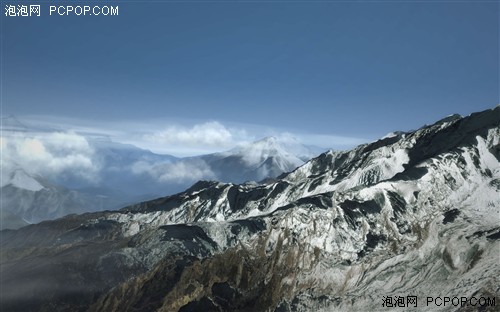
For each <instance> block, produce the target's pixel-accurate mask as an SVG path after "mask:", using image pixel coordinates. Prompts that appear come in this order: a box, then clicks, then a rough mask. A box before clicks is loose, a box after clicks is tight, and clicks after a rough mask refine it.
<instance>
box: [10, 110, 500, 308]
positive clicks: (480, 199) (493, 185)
mask: <svg viewBox="0 0 500 312" xmlns="http://www.w3.org/2000/svg"><path fill="white" fill-rule="evenodd" d="M499 161H500V106H497V107H496V108H494V109H491V110H487V111H483V112H480V113H474V114H471V115H470V116H467V117H463V118H462V117H458V116H453V117H451V118H446V119H443V120H441V121H438V122H436V123H435V124H433V125H430V126H425V127H423V128H421V129H419V130H416V131H411V132H407V133H397V134H396V135H394V136H389V137H386V138H384V139H381V140H379V141H376V142H373V143H370V144H365V145H360V146H358V147H357V148H355V149H353V150H350V151H346V152H327V153H324V154H321V155H320V156H318V157H316V158H314V159H312V160H311V161H309V162H307V163H306V164H304V165H303V166H301V167H299V168H298V169H296V170H294V171H293V172H291V173H289V174H286V175H284V176H282V177H281V178H280V179H278V180H277V181H275V182H270V183H266V184H262V185H253V184H248V183H247V184H242V185H235V184H226V183H219V182H199V183H197V184H195V185H193V186H192V187H191V188H189V189H188V190H186V191H185V192H183V193H179V194H176V195H173V196H169V197H164V198H159V199H156V200H153V201H149V202H143V203H140V204H137V205H133V206H130V207H127V208H125V209H122V210H119V211H108V212H100V213H93V214H85V215H81V216H68V217H65V218H62V219H59V220H54V221H49V222H44V223H40V224H37V225H31V226H27V227H24V228H21V229H19V230H17V231H3V232H2V235H1V238H0V247H1V248H2V254H1V258H0V260H1V266H0V270H1V273H2V274H1V278H2V284H3V293H2V296H1V300H2V302H1V304H2V306H3V307H4V308H6V309H7V310H9V311H26V310H33V311H49V310H50V311H63V310H64V311H68V310H74V311H76V310H89V311H201V310H203V311H311V310H317V311H386V310H387V309H388V308H389V309H390V308H391V307H390V306H389V307H387V305H384V304H387V303H388V301H387V300H386V299H387V298H388V297H390V298H394V302H397V298H399V297H404V298H407V296H414V297H415V298H416V303H415V302H413V301H412V302H411V306H409V307H408V306H406V305H405V308H406V310H410V311H420V310H422V311H449V310H453V311H455V310H456V311H471V310H477V309H478V308H480V309H482V310H484V311H495V309H497V307H495V306H490V305H491V304H492V303H494V302H497V303H496V304H498V296H499V294H500V286H499V285H500V277H499V276H500V274H499V273H500V261H499V253H500V223H499V221H500V219H499V217H500V163H499ZM35 264H36V265H35ZM437 296H440V297H441V298H444V297H449V298H454V297H457V298H462V297H463V298H466V300H465V302H464V306H460V305H459V306H452V305H451V304H450V305H448V306H444V305H443V304H441V305H439V306H438V305H436V304H434V303H431V304H429V303H428V299H427V298H428V297H433V298H436V297H437ZM471 298H476V301H473V300H469V299H471ZM480 298H484V300H482V301H479V303H480V304H481V306H477V305H478V304H479V303H478V299H480ZM405 304H407V303H406V301H405ZM471 304H476V306H472V305H471ZM414 305H417V308H415V307H414ZM403 310H405V309H403Z"/></svg>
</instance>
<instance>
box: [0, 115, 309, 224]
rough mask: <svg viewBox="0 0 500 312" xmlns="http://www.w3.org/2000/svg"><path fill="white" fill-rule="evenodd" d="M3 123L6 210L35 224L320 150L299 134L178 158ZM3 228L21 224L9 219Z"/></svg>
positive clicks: (247, 176)
mask: <svg viewBox="0 0 500 312" xmlns="http://www.w3.org/2000/svg"><path fill="white" fill-rule="evenodd" d="M2 126H3V128H2V141H1V143H2V149H3V151H4V156H3V160H4V162H3V163H2V185H0V187H1V200H2V203H3V204H2V211H8V212H9V213H10V214H13V215H14V216H17V218H14V219H23V220H25V221H26V222H29V223H36V222H40V221H43V220H47V219H54V218H58V217H62V216H64V215H67V214H70V213H84V212H93V211H102V210H109V209H118V208H120V207H123V206H125V205H128V204H131V203H134V202H138V201H143V200H150V199H153V198H157V197H161V196H166V195H170V194H174V193H177V192H180V191H182V190H185V189H186V188H188V187H189V186H191V185H192V184H194V183H195V182H196V181H198V180H200V179H211V180H217V181H221V182H231V183H241V182H245V181H260V180H263V179H266V178H275V177H277V176H278V175H280V174H282V173H284V172H289V171H291V170H293V169H295V168H296V167H298V166H299V165H301V164H303V163H304V161H306V160H308V159H310V158H312V157H313V156H314V155H315V154H313V152H312V151H313V147H305V146H303V145H300V144H299V143H298V142H295V141H293V140H291V139H288V140H286V141H284V140H278V139H276V138H266V139H263V140H261V141H257V142H255V143H251V144H247V145H245V146H241V147H238V148H236V149H233V150H231V151H228V152H224V153H217V154H210V155H203V156H197V157H188V158H176V157H174V156H171V155H158V154H155V153H152V152H150V151H147V150H144V149H140V148H138V147H136V146H133V145H130V144H121V143H117V142H113V141H111V140H110V139H109V138H106V137H99V136H84V135H80V134H76V133H71V132H70V133H65V132H58V131H56V129H52V128H47V127H42V128H40V127H38V128H37V127H29V126H26V125H25V124H24V123H22V122H21V121H19V120H18V119H16V118H15V117H12V116H11V117H8V118H4V119H2ZM33 168H35V169H33ZM49 169H51V170H52V171H50V170H49ZM54 171H55V172H54ZM14 219H12V218H10V219H9V220H14ZM6 220H7V219H6ZM15 224H16V225H19V224H22V223H19V222H17V221H16V222H15ZM2 228H14V227H13V226H11V225H9V224H8V223H7V221H5V222H3V223H2Z"/></svg>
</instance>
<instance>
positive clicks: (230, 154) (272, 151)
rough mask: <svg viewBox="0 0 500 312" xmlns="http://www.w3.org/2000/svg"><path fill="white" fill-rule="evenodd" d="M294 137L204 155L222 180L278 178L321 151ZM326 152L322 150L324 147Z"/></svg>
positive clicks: (266, 138)
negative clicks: (301, 142)
mask: <svg viewBox="0 0 500 312" xmlns="http://www.w3.org/2000/svg"><path fill="white" fill-rule="evenodd" d="M318 150H321V149H320V148H317V147H308V146H305V145H302V144H300V143H299V142H298V141H297V140H295V139H292V138H286V139H283V138H277V137H273V136H270V137H265V138H263V139H261V140H258V141H255V142H251V143H246V144H243V145H240V146H238V147H236V148H234V149H231V150H229V151H227V152H223V153H215V154H210V155H205V156H201V158H202V159H203V160H204V161H206V162H207V164H208V165H209V166H210V167H211V169H212V171H213V172H215V173H216V175H217V177H218V178H219V180H220V181H224V182H232V183H243V182H246V181H260V180H263V179H266V178H275V177H277V176H279V175H281V174H283V173H286V172H290V171H293V170H294V169H296V168H297V167H299V166H301V165H302V164H304V162H305V161H307V160H309V159H311V158H312V157H314V156H316V155H318V154H319V152H318ZM321 151H322V150H321Z"/></svg>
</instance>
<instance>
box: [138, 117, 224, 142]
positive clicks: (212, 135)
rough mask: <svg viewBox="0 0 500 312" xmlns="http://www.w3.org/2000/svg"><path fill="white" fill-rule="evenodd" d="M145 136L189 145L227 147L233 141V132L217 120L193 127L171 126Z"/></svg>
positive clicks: (150, 138)
mask: <svg viewBox="0 0 500 312" xmlns="http://www.w3.org/2000/svg"><path fill="white" fill-rule="evenodd" d="M144 138H145V139H146V140H150V141H153V142H157V143H159V144H173V145H188V146H199V145H201V146H209V147H226V146H228V145H230V144H232V143H233V135H232V134H231V132H230V131H229V130H228V129H227V128H226V127H224V126H223V125H222V124H221V123H219V122H217V121H211V122H206V123H202V124H197V125H194V126H193V127H191V128H185V127H179V126H170V127H168V128H166V129H164V130H161V131H158V132H156V133H153V134H147V135H144Z"/></svg>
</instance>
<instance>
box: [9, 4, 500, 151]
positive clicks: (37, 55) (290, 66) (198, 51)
mask: <svg viewBox="0 0 500 312" xmlns="http://www.w3.org/2000/svg"><path fill="white" fill-rule="evenodd" d="M35 2H36V1H35ZM12 3H14V2H9V3H8V4H12ZM54 3H55V4H72V5H79V4H80V5H86V4H92V5H94V4H98V5H104V4H108V5H109V4H112V5H118V6H119V16H48V6H49V5H51V4H54ZM5 4H6V2H5V1H2V7H4V6H5ZM40 4H41V9H42V16H41V17H5V16H4V15H3V14H2V21H1V23H2V29H1V36H2V48H1V52H2V64H1V69H2V94H1V100H2V113H3V115H16V116H19V117H20V118H28V119H30V120H37V119H39V121H40V122H47V121H52V122H54V123H56V124H57V123H59V124H63V125H66V126H68V127H73V128H75V129H76V130H81V129H83V128H85V129H87V130H89V129H95V131H96V132H102V133H107V134H110V135H112V134H115V135H116V138H117V139H118V140H122V141H127V138H134V139H133V140H132V139H130V140H129V141H130V142H131V143H137V144H139V145H140V144H142V146H143V147H147V148H151V149H153V150H155V148H156V151H158V152H161V151H165V152H170V153H172V154H176V153H175V148H178V149H182V148H183V147H182V139H183V138H184V139H185V138H188V139H189V138H191V139H192V137H190V136H189V135H191V134H193V133H195V132H196V131H197V132H196V133H198V134H199V133H201V132H203V131H205V130H207V129H208V130H207V131H208V132H210V131H211V130H214V129H215V130H214V131H215V132H214V131H212V132H210V133H212V134H214V135H216V136H217V135H218V134H220V133H222V135H225V134H227V133H225V131H227V132H228V133H229V137H230V139H229V140H228V141H226V142H225V143H224V142H223V144H222V143H220V142H219V143H217V142H216V143H214V146H210V144H205V143H207V142H203V138H202V139H201V140H202V141H199V142H198V141H196V140H194V141H193V140H191V141H190V143H189V144H191V145H196V144H198V145H199V148H191V149H189V148H186V149H185V150H184V152H182V153H184V154H196V153H202V152H206V151H215V150H217V149H226V148H228V147H229V146H230V145H231V144H233V143H237V142H238V141H241V140H247V139H254V138H258V136H261V135H269V134H275V135H281V134H283V133H287V134H290V135H293V136H295V137H297V138H299V139H300V140H301V141H303V143H305V144H315V145H320V146H321V145H322V146H324V147H334V148H335V147H339V148H342V147H345V146H352V145H356V144H358V143H361V142H363V141H366V140H374V139H376V138H378V137H381V136H383V135H385V134H386V133H388V132H390V131H394V130H410V129H415V128H418V127H420V126H422V125H423V124H426V123H427V124H428V123H432V122H433V121H436V120H437V119H440V118H442V117H444V116H446V115H449V114H452V113H459V114H469V113H471V112H473V111H480V110H484V109H487V108H492V107H494V106H495V105H496V104H498V103H499V3H498V2H497V1H460V2H459V1H438V2H431V1H402V2H396V1H361V2H344V1H318V2H306V1H297V2H290V1H272V2H263V1H258V2H256V1H246V2H237V3H236V2H226V1H214V2H212V1H195V2H189V1H187V2H181V1H177V2H168V1H133V2H127V1H122V2H120V1H114V2H108V1H106V2H88V1H81V3H79V2H75V1H72V2H62V1H61V2H58V1H48V2H40ZM132 125H133V126H132ZM196 127H198V128H196ZM204 127H205V128H204ZM210 127H212V128H210ZM195 128H196V129H197V130H196V129H195ZM195 130H196V131H195ZM168 131H171V133H174V134H172V135H170V138H172V137H173V138H174V141H175V140H177V141H176V142H175V143H176V144H177V145H175V144H174V145H172V140H170V141H169V140H166V139H165V133H167V132H168ZM217 131H222V132H217ZM134 132H137V133H140V135H136V136H134V135H135V134H134ZM179 133H184V134H185V133H187V134H188V135H187V136H186V135H185V136H182V135H181V136H179V135H178V134H179ZM162 134H163V136H162ZM202 136H203V135H202ZM145 137H146V138H149V139H151V141H148V142H149V143H148V142H145V141H147V140H142V139H141V138H145ZM167 137H168V135H167ZM155 138H156V139H157V140H156V141H155V140H154V139H155ZM162 144H164V145H165V147H166V146H167V145H168V144H171V145H170V148H165V149H162V148H161V145H162ZM182 153H180V152H179V153H177V154H182Z"/></svg>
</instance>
